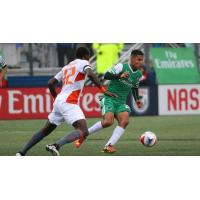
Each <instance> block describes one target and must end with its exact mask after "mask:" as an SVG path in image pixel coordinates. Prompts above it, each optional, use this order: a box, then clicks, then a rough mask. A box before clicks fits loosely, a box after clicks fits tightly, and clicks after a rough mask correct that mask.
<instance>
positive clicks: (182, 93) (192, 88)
mask: <svg viewBox="0 0 200 200" xmlns="http://www.w3.org/2000/svg"><path fill="white" fill-rule="evenodd" d="M158 98H159V115H185V114H187V115H189V114H200V84H187V85H184V84H182V85H159V86H158Z"/></svg>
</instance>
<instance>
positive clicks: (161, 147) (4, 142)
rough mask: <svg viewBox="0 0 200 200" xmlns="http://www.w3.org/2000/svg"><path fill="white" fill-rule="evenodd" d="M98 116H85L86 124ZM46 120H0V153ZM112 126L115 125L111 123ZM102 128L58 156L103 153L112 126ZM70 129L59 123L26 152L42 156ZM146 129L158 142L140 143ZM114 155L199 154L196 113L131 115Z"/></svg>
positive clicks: (9, 152)
mask: <svg viewBox="0 0 200 200" xmlns="http://www.w3.org/2000/svg"><path fill="white" fill-rule="evenodd" d="M98 120H99V119H88V120H87V121H88V126H90V125H92V124H93V123H94V122H96V121H98ZM45 121H46V120H16V121H14V120H9V121H0V155H5V156H9V155H15V153H16V152H18V151H19V150H20V148H21V147H22V146H23V145H24V144H25V143H26V142H27V141H28V140H29V139H30V137H31V136H32V135H33V133H34V132H36V131H37V130H39V129H40V128H41V127H42V126H43V125H44V123H45ZM115 125H116V124H115ZM115 125H113V126H112V127H111V128H107V129H104V130H102V131H101V132H98V133H96V134H95V135H92V136H90V137H88V140H87V141H86V142H85V143H84V144H83V145H82V147H81V148H80V149H76V148H74V146H73V145H72V144H68V145H65V146H64V147H63V148H62V149H61V151H60V152H61V155H66V156H90V155H91V156H97V155H98V156H99V155H103V156H107V155H105V154H102V153H101V152H100V150H101V149H102V147H103V146H104V144H105V143H106V142H107V140H108V139H109V137H110V136H111V134H112V130H113V128H114V126H115ZM71 130H72V128H71V127H70V126H68V125H67V124H63V125H61V126H60V127H58V128H57V130H56V131H54V132H53V133H52V134H51V135H49V136H48V137H47V138H45V139H44V140H42V141H41V142H40V143H38V144H37V145H36V146H35V147H33V148H32V149H31V150H30V151H29V152H28V154H27V155H33V156H36V155H38V156H43V155H44V156H45V155H49V154H48V152H46V151H45V148H44V147H45V145H46V144H49V143H52V142H54V141H56V140H57V139H59V138H60V137H62V136H63V135H65V134H67V133H68V132H69V131H71ZM147 130H151V131H153V132H154V133H156V135H157V137H158V142H157V144H156V145H155V146H154V147H151V148H147V147H144V146H142V144H141V143H140V141H139V137H140V135H141V134H142V133H143V132H144V131H147ZM116 148H117V150H118V151H117V152H116V153H115V154H113V155H115V156H125V155H126V156H132V155H133V156H134V155H137V156H138V155H140V156H141V155H142V156H148V155H166V156H171V155H174V156H178V155H183V156H186V155H194V156H195V155H198V156H200V116H199V115H196V116H163V117H133V118H130V124H129V126H128V128H127V129H126V132H125V134H124V135H123V137H122V138H121V139H120V141H119V142H118V143H117V145H116Z"/></svg>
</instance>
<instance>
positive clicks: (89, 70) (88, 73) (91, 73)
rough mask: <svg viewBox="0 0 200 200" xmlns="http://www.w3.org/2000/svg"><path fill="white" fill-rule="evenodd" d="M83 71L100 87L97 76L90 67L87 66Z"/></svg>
mask: <svg viewBox="0 0 200 200" xmlns="http://www.w3.org/2000/svg"><path fill="white" fill-rule="evenodd" d="M85 73H86V74H87V75H88V77H89V78H90V79H91V80H92V82H93V83H94V84H95V85H96V86H97V87H98V88H101V87H102V84H101V83H100V81H99V79H98V78H97V76H96V75H95V74H94V73H93V71H92V70H91V69H90V68H87V69H86V70H85Z"/></svg>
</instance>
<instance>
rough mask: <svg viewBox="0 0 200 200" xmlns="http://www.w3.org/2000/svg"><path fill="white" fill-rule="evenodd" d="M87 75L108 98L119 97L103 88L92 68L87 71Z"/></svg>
mask: <svg viewBox="0 0 200 200" xmlns="http://www.w3.org/2000/svg"><path fill="white" fill-rule="evenodd" d="M85 73H86V74H87V75H88V77H89V78H90V79H91V80H92V82H93V83H94V84H95V85H96V86H97V87H98V88H99V89H100V90H101V91H102V92H103V93H104V94H105V95H107V96H110V97H117V95H116V94H113V93H111V92H108V91H106V89H105V88H104V87H103V86H102V84H101V83H100V81H99V79H98V78H97V76H96V75H95V74H94V73H93V71H92V70H91V69H90V68H87V69H86V70H85Z"/></svg>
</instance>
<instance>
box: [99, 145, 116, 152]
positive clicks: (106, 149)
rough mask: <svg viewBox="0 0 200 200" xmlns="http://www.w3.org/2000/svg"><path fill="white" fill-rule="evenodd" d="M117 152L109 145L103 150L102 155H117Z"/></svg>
mask: <svg viewBox="0 0 200 200" xmlns="http://www.w3.org/2000/svg"><path fill="white" fill-rule="evenodd" d="M116 151H117V150H116V149H115V148H114V147H113V146H112V145H110V144H109V145H108V146H105V147H104V148H103V149H102V151H101V152H102V153H115V152H116Z"/></svg>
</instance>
